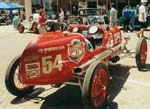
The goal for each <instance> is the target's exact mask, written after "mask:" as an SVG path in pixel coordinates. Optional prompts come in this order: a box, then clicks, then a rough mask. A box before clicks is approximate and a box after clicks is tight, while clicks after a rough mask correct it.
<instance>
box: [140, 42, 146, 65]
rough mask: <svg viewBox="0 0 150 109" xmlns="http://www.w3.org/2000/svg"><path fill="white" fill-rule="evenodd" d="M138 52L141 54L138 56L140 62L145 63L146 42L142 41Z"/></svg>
mask: <svg viewBox="0 0 150 109" xmlns="http://www.w3.org/2000/svg"><path fill="white" fill-rule="evenodd" d="M140 54H141V57H140V60H141V64H145V61H146V57H147V44H146V42H142V44H141V52H140Z"/></svg>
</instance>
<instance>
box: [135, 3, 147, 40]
mask: <svg viewBox="0 0 150 109" xmlns="http://www.w3.org/2000/svg"><path fill="white" fill-rule="evenodd" d="M146 4H147V0H141V6H140V7H139V18H138V20H139V22H140V26H141V30H140V31H139V32H138V33H137V36H138V37H143V38H146V37H145V36H144V31H145V30H146V28H147V27H148V24H147V19H146V18H147V12H146V7H145V6H146Z"/></svg>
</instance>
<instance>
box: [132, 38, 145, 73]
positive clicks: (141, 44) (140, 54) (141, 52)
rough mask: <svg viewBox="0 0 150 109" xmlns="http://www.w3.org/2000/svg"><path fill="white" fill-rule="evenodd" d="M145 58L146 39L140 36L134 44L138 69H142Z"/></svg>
mask: <svg viewBox="0 0 150 109" xmlns="http://www.w3.org/2000/svg"><path fill="white" fill-rule="evenodd" d="M146 58H147V41H146V40H145V39H143V38H140V39H139V40H138V43H137V46H136V56H135V59H136V65H137V67H138V70H142V69H143V68H144V67H145V63H146Z"/></svg>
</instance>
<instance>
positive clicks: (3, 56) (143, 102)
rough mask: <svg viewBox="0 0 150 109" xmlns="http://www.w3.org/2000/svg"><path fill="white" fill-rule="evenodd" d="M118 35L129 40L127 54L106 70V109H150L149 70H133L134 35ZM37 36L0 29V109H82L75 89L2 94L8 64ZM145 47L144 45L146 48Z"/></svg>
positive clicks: (38, 88)
mask: <svg viewBox="0 0 150 109" xmlns="http://www.w3.org/2000/svg"><path fill="white" fill-rule="evenodd" d="M122 35H127V36H129V37H130V40H129V42H128V44H127V48H128V49H129V50H130V52H129V53H126V52H125V51H124V52H122V53H121V54H120V57H121V60H120V61H119V62H118V63H116V64H111V65H110V67H109V72H110V76H111V77H112V78H111V80H110V92H109V95H110V96H109V100H110V103H109V104H108V107H109V108H108V107H107V109H150V103H149V101H150V94H149V90H150V79H149V78H150V70H149V69H148V70H146V71H138V69H137V67H136V63H135V49H136V44H137V41H138V37H137V36H136V31H135V32H129V33H123V32H122ZM38 36H39V35H38V34H34V33H32V32H29V31H28V30H26V31H25V32H24V33H23V34H20V33H18V31H17V30H16V29H14V28H13V27H12V26H11V25H9V26H0V50H1V52H0V83H1V85H0V109H56V108H57V109H73V108H74V109H83V105H82V101H81V91H80V89H79V88H77V87H71V86H67V87H61V88H60V89H57V88H52V87H50V85H46V86H37V87H36V88H35V90H34V92H33V93H32V94H30V95H29V96H27V97H24V98H18V97H15V96H13V95H11V94H10V93H9V92H8V91H7V90H6V88H5V84H4V83H5V82H4V78H5V73H6V69H7V67H8V65H9V63H10V61H11V60H12V59H13V58H14V57H15V56H17V55H19V54H21V53H22V52H23V49H24V48H25V47H26V45H27V44H28V43H29V42H30V41H32V40H34V39H36V38H37V37H38ZM146 36H150V32H149V31H146ZM149 44H150V43H149V41H148V47H149ZM149 49H150V48H148V50H149ZM148 55H149V56H148V59H147V64H150V52H148Z"/></svg>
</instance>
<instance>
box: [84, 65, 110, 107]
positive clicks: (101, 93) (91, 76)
mask: <svg viewBox="0 0 150 109" xmlns="http://www.w3.org/2000/svg"><path fill="white" fill-rule="evenodd" d="M107 93H108V69H107V66H106V65H105V64H104V63H102V62H96V63H93V64H92V65H91V66H90V67H89V68H88V70H87V72H86V75H85V79H84V82H83V90H82V99H83V105H84V106H85V108H86V109H93V108H94V109H95V108H99V107H101V106H102V105H103V104H104V102H105V100H106V98H107Z"/></svg>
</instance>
